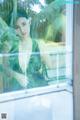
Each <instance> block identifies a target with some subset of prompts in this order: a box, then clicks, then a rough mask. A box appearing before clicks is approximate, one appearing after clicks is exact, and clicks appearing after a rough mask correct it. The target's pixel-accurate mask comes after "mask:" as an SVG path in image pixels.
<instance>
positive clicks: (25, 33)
mask: <svg viewBox="0 0 80 120" xmlns="http://www.w3.org/2000/svg"><path fill="white" fill-rule="evenodd" d="M15 29H16V33H17V35H18V36H19V37H21V38H22V39H27V37H30V20H29V19H26V18H25V17H19V18H18V19H17V21H16V25H15Z"/></svg>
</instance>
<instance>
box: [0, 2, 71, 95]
mask: <svg viewBox="0 0 80 120" xmlns="http://www.w3.org/2000/svg"><path fill="white" fill-rule="evenodd" d="M7 8H8V9H7ZM6 9H7V11H6ZM68 11H69V12H68ZM71 13H72V7H71V8H70V6H69V5H66V3H65V2H64V0H62V2H61V3H60V1H59V0H50V2H49V1H47V0H43V1H41V0H40V1H35V0H33V1H32V0H30V1H26V0H18V1H17V0H16V1H15V2H14V1H13V3H12V2H10V0H7V2H6V3H5V1H4V0H3V1H2V2H1V3H0V41H1V42H0V51H1V52H0V93H5V92H14V91H19V90H24V89H34V88H43V87H44V88H45V87H52V86H55V85H56V87H59V86H60V85H65V84H69V85H72V27H73V26H72V19H70V18H72V16H71V15H72V14H71ZM6 16H8V17H6ZM69 26H71V27H69Z"/></svg>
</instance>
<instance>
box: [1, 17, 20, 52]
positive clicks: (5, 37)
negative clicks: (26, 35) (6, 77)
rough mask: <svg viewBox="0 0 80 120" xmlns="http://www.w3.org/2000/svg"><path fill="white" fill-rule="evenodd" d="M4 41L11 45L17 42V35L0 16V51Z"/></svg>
mask: <svg viewBox="0 0 80 120" xmlns="http://www.w3.org/2000/svg"><path fill="white" fill-rule="evenodd" d="M6 43H7V44H8V46H11V47H12V46H13V45H14V44H18V37H17V36H16V34H15V31H14V29H12V28H10V27H8V26H7V24H6V23H5V22H4V21H3V20H2V19H1V18H0V52H2V51H4V49H5V47H6Z"/></svg>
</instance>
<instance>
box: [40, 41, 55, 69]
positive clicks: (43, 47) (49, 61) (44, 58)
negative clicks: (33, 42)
mask: <svg viewBox="0 0 80 120" xmlns="http://www.w3.org/2000/svg"><path fill="white" fill-rule="evenodd" d="M38 45H39V48H40V54H41V59H42V61H43V62H44V63H45V64H46V65H47V67H49V68H50V69H52V68H53V64H54V63H53V60H52V58H51V56H50V54H49V51H48V48H47V45H46V44H45V42H44V41H42V40H41V41H40V42H39V43H38Z"/></svg>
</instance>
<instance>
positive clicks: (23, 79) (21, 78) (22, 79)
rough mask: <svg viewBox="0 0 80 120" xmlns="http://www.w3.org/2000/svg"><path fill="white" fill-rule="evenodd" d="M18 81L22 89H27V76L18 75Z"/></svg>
mask: <svg viewBox="0 0 80 120" xmlns="http://www.w3.org/2000/svg"><path fill="white" fill-rule="evenodd" d="M16 79H17V81H18V82H19V83H20V85H21V86H22V87H24V88H25V87H27V84H28V79H27V77H26V76H25V75H22V74H19V73H17V76H16Z"/></svg>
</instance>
